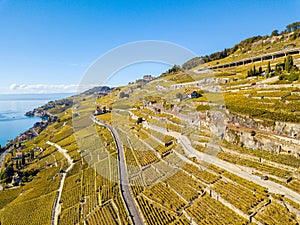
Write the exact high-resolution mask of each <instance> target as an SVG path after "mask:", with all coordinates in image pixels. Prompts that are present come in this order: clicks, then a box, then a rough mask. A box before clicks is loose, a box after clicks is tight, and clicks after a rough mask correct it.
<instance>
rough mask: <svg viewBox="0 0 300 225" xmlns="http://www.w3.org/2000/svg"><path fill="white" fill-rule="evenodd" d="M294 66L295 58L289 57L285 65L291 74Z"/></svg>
mask: <svg viewBox="0 0 300 225" xmlns="http://www.w3.org/2000/svg"><path fill="white" fill-rule="evenodd" d="M293 66H294V61H293V57H292V56H290V55H288V56H287V57H286V59H285V65H284V68H285V70H286V71H287V72H288V73H289V72H291V70H292V69H293Z"/></svg>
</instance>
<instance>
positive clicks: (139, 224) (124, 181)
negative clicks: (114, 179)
mask: <svg viewBox="0 0 300 225" xmlns="http://www.w3.org/2000/svg"><path fill="white" fill-rule="evenodd" d="M90 118H91V119H92V120H93V121H94V122H95V123H96V124H98V125H100V126H105V127H106V128H107V129H109V131H110V132H111V134H112V136H113V138H114V140H115V142H116V146H117V149H118V164H119V173H120V189H121V193H122V197H123V199H124V201H125V204H126V207H127V210H128V212H129V215H130V217H131V220H132V222H133V224H134V225H143V224H144V222H143V219H142V217H141V214H140V213H139V210H138V208H137V206H136V203H135V201H134V197H133V195H132V192H131V190H130V186H129V185H128V184H129V180H128V174H127V168H126V160H125V153H124V149H123V145H122V144H121V141H120V138H119V135H118V132H117V131H116V129H115V128H114V127H112V126H111V125H109V124H106V123H103V122H101V121H100V120H98V119H97V118H95V117H94V116H91V117H90Z"/></svg>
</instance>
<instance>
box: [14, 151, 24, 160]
mask: <svg viewBox="0 0 300 225" xmlns="http://www.w3.org/2000/svg"><path fill="white" fill-rule="evenodd" d="M23 157H24V152H17V153H16V158H18V159H22V158H23Z"/></svg>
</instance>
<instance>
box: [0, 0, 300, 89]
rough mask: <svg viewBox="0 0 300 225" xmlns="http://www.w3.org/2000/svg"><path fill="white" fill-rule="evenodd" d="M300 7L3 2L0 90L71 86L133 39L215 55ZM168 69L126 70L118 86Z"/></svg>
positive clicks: (288, 18)
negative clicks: (173, 44)
mask: <svg viewBox="0 0 300 225" xmlns="http://www.w3.org/2000/svg"><path fill="white" fill-rule="evenodd" d="M299 11H300V1H299V0H290V1H282V0H276V1H274V0H265V1H259V0H252V1H235V0H232V1H231V0H230V1H229V0H227V1H226V0H223V1H217V0H215V1H208V0H207V1H205V0H204V1H200V0H199V1H194V0H190V1H187V0H177V1H171V0H165V1H163V0H155V1H150V0H147V1H143V0H126V1H125V0H124V1H117V0H115V1H113V0H101V1H87V0H85V1H84V0H77V1H66V0H64V1H61V0H59V1H56V0H51V1H43V0H39V1H29V0H28V1H27V0H14V1H12V0H0V28H1V33H0V77H1V82H0V93H8V92H13V93H16V92H17V91H18V92H49V91H55V92H65V91H71V90H72V89H73V88H74V86H76V85H77V84H79V83H80V80H81V78H82V76H83V75H84V72H85V71H86V69H87V68H88V66H89V65H90V64H91V63H92V62H94V60H95V59H97V58H98V57H99V56H101V55H103V54H104V53H105V52H107V51H109V50H110V49H112V48H115V47H117V46H119V45H123V44H126V43H128V42H134V41H141V40H163V41H169V42H174V43H176V44H179V45H182V46H184V47H186V48H188V49H190V50H192V51H193V52H195V53H196V54H198V55H204V54H209V53H212V52H214V51H219V50H223V49H224V48H225V47H231V46H233V45H234V44H235V43H238V42H239V41H241V40H242V39H245V38H248V37H250V36H254V35H265V34H270V33H271V32H272V30H274V29H278V30H282V29H284V28H285V26H286V25H287V24H289V23H291V22H295V21H299V20H300V18H299ZM166 68H167V66H166V65H152V64H147V65H145V66H144V67H143V66H138V67H136V68H134V67H133V68H129V69H127V70H126V69H125V70H124V71H123V72H121V73H119V74H117V75H116V76H115V79H113V80H112V81H111V84H113V85H116V84H124V83H127V82H128V81H130V80H134V79H135V78H137V77H140V76H142V75H143V74H149V73H150V74H151V73H152V74H155V75H156V74H159V73H160V72H162V70H165V69H166ZM37 85H39V86H37ZM10 86H12V87H13V89H14V90H11V89H10V88H9V87H10Z"/></svg>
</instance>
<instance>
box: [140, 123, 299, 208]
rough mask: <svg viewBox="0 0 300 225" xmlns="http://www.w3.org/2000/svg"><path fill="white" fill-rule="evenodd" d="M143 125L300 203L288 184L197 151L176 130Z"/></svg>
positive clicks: (199, 158)
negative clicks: (262, 177)
mask: <svg viewBox="0 0 300 225" xmlns="http://www.w3.org/2000/svg"><path fill="white" fill-rule="evenodd" d="M143 125H144V126H145V127H147V128H150V129H153V130H155V131H158V132H160V133H163V134H168V135H171V136H173V137H175V138H176V139H178V141H179V142H180V143H181V144H182V146H183V149H184V151H185V153H186V154H187V155H188V156H189V157H194V156H195V157H197V159H198V160H201V161H205V162H208V163H211V164H213V165H215V166H218V167H220V168H222V169H225V170H227V171H228V172H230V173H233V174H235V175H237V176H239V177H242V178H244V179H247V180H249V181H252V182H254V183H256V184H258V185H261V186H263V187H266V188H268V189H269V191H270V192H272V193H275V194H284V195H285V196H286V197H287V198H289V199H291V200H293V201H294V202H296V203H298V204H300V194H299V193H297V192H295V191H293V190H291V189H289V188H287V187H286V186H283V185H280V184H278V183H275V182H273V181H270V180H262V179H261V178H260V177H258V176H256V175H254V174H251V173H248V172H247V170H248V169H249V168H247V167H243V166H237V165H235V164H233V163H229V162H226V161H224V160H221V159H219V158H217V157H216V156H212V155H208V154H205V153H202V152H199V151H197V150H196V149H194V148H193V147H192V145H191V142H190V141H189V139H188V138H187V137H186V136H184V135H182V134H180V133H177V132H174V131H167V130H166V129H165V128H162V127H158V126H155V125H149V124H147V123H145V122H144V123H143Z"/></svg>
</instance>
